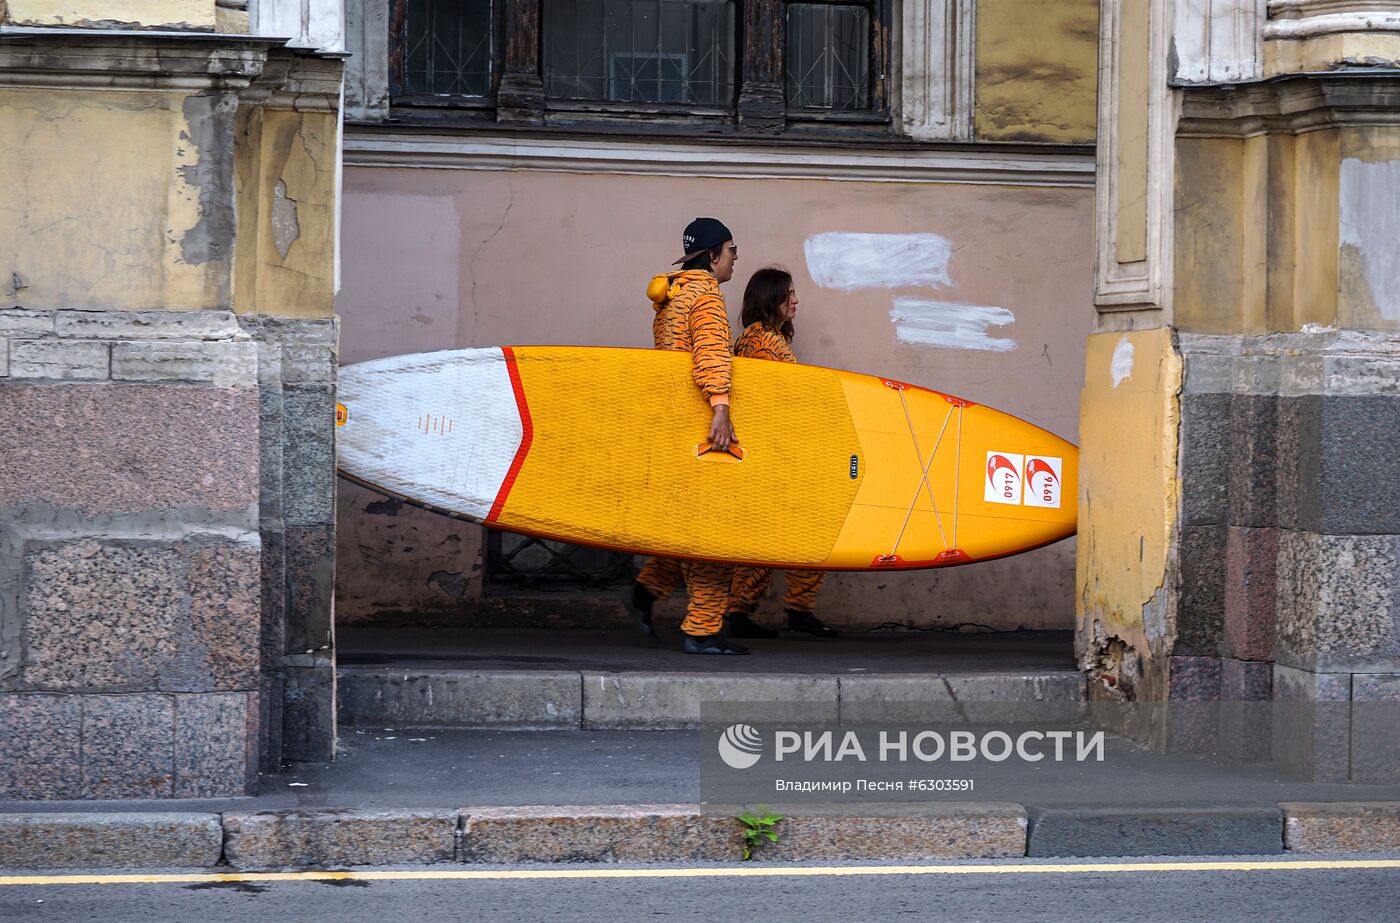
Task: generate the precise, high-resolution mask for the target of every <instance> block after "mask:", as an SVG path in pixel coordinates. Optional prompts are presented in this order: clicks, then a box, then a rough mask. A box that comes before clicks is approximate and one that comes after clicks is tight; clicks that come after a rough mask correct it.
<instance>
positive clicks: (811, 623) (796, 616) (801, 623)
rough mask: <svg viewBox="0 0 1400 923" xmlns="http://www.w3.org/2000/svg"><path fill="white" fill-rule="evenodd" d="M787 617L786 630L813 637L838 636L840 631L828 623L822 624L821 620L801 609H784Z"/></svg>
mask: <svg viewBox="0 0 1400 923" xmlns="http://www.w3.org/2000/svg"><path fill="white" fill-rule="evenodd" d="M783 611H785V612H787V617H788V631H800V632H802V633H804V634H809V635H811V636H812V637H814V638H839V637H841V632H839V631H837V630H836V629H835V628H832V627H831V626H830V625H823V624H822V622H821V620H820V619H818V618H817V617H816V616H815V615H813V614H812V613H810V612H803V611H802V610H801V609H785V610H783Z"/></svg>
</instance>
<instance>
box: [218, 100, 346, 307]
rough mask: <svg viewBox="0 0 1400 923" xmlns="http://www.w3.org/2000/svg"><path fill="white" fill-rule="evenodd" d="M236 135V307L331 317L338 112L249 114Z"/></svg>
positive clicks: (259, 110)
mask: <svg viewBox="0 0 1400 923" xmlns="http://www.w3.org/2000/svg"><path fill="white" fill-rule="evenodd" d="M237 135H238V139H239V142H238V149H237V156H236V158H235V162H234V163H235V174H236V182H237V190H238V199H237V201H238V209H237V210H238V247H237V250H236V266H235V277H234V299H233V301H234V304H233V308H234V310H235V311H237V312H239V313H240V314H277V315H281V316H284V317H330V316H331V313H332V305H331V302H332V298H333V296H334V285H335V277H334V272H335V263H334V251H335V231H336V227H335V218H336V216H335V145H336V117H335V113H333V112H295V111H291V110H286V109H269V108H265V107H259V108H252V109H246V110H244V111H243V112H241V113H240V114H239V119H238V128H237Z"/></svg>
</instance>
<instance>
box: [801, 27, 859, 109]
mask: <svg viewBox="0 0 1400 923" xmlns="http://www.w3.org/2000/svg"><path fill="white" fill-rule="evenodd" d="M869 86H870V11H869V10H867V9H866V8H865V7H863V6H842V5H835V4H823V3H792V4H789V5H788V8H787V99H788V105H789V106H792V107H795V108H802V109H866V108H869V106H870V102H869Z"/></svg>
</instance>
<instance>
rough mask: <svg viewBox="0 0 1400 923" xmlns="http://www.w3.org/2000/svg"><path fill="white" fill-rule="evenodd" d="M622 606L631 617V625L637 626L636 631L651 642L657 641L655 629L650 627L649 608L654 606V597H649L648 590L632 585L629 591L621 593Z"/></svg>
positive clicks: (638, 584)
mask: <svg viewBox="0 0 1400 923" xmlns="http://www.w3.org/2000/svg"><path fill="white" fill-rule="evenodd" d="M622 604H623V605H624V606H626V607H627V614H628V615H630V616H632V624H633V625H636V626H637V630H638V631H640V632H641V633H642V634H644V635H646V636H647V637H648V638H650V639H651V640H653V641H656V640H659V639H658V638H657V637H656V629H655V628H653V627H652V625H651V607H652V606H653V605H655V604H656V597H655V596H652V595H651V591H650V590H648V589H647V588H646V587H644V586H642V585H641V584H640V583H634V584H632V588H631V589H629V590H624V591H623V593H622Z"/></svg>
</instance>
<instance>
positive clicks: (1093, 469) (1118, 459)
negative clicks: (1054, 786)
mask: <svg viewBox="0 0 1400 923" xmlns="http://www.w3.org/2000/svg"><path fill="white" fill-rule="evenodd" d="M1172 337H1173V334H1172V331H1171V330H1170V329H1168V328H1159V329H1156V330H1145V331H1139V332H1136V333H1096V334H1094V335H1093V336H1091V337H1089V352H1088V357H1087V359H1086V361H1085V370H1084V373H1085V379H1084V392H1083V400H1082V412H1081V415H1080V424H1079V425H1080V435H1081V438H1082V440H1083V446H1084V449H1083V452H1082V454H1081V455H1080V470H1079V479H1080V480H1079V483H1080V488H1079V491H1080V492H1079V550H1080V554H1079V556H1078V573H1077V583H1078V587H1079V598H1078V600H1077V601H1076V602H1077V611H1078V619H1079V624H1080V631H1079V643H1080V645H1081V648H1082V649H1081V656H1082V659H1083V660H1084V664H1085V666H1086V668H1088V669H1089V670H1090V673H1091V679H1095V680H1101V681H1102V680H1105V674H1107V677H1106V682H1107V685H1108V686H1111V687H1117V686H1121V685H1123V677H1122V675H1121V674H1114V673H1111V672H1109V670H1107V669H1105V667H1112V666H1113V665H1114V664H1115V663H1118V662H1119V661H1120V660H1121V659H1122V655H1123V653H1124V648H1126V650H1127V651H1129V652H1134V653H1137V654H1141V655H1142V656H1144V657H1146V656H1147V655H1148V654H1149V653H1150V654H1151V655H1152V662H1153V663H1154V665H1155V664H1158V663H1160V665H1161V668H1162V669H1165V659H1166V658H1165V655H1166V654H1168V653H1170V647H1171V639H1172V632H1173V629H1174V626H1173V624H1172V621H1173V616H1172V612H1171V609H1170V600H1171V592H1170V591H1171V589H1172V587H1171V586H1170V580H1171V577H1170V576H1169V570H1170V567H1171V564H1170V562H1171V560H1172V555H1173V553H1174V548H1173V536H1174V535H1175V534H1176V522H1177V516H1178V494H1179V486H1178V473H1177V431H1178V427H1179V423H1180V403H1179V396H1180V392H1181V381H1182V364H1181V357H1180V356H1179V355H1178V353H1177V351H1176V348H1175V345H1174V344H1173V340H1172ZM1115 639H1116V643H1115ZM1105 657H1106V658H1107V660H1108V663H1104V662H1102V661H1103V659H1104V658H1105ZM1128 669H1130V670H1134V669H1135V665H1132V664H1129V665H1128ZM1149 669H1150V668H1149ZM1158 681H1160V677H1151V676H1149V677H1143V678H1142V679H1141V680H1140V681H1139V682H1140V683H1141V682H1145V683H1147V684H1148V685H1149V688H1148V689H1143V688H1138V689H1136V690H1135V691H1136V697H1137V698H1147V699H1151V698H1162V696H1161V695H1156V696H1154V695H1152V694H1151V693H1152V692H1153V689H1152V688H1150V687H1151V686H1152V685H1153V684H1154V683H1156V682H1158Z"/></svg>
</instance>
